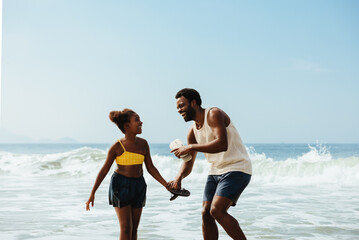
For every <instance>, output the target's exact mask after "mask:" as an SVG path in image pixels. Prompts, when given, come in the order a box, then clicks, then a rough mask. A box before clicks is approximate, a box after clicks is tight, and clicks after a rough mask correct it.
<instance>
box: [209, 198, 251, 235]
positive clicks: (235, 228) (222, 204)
mask: <svg viewBox="0 0 359 240" xmlns="http://www.w3.org/2000/svg"><path fill="white" fill-rule="evenodd" d="M231 205H232V200H230V199H229V198H226V197H221V196H214V198H213V201H212V204H211V208H210V213H211V215H212V216H213V218H214V219H216V220H217V221H218V223H219V224H221V226H222V227H223V229H224V230H225V231H226V232H227V234H228V235H229V236H230V237H231V238H233V239H235V240H244V239H247V238H246V236H245V235H244V233H243V232H242V229H241V227H240V226H239V224H238V222H237V220H236V219H235V218H234V217H232V216H231V215H229V214H228V212H227V210H228V208H229V207H230V206H231Z"/></svg>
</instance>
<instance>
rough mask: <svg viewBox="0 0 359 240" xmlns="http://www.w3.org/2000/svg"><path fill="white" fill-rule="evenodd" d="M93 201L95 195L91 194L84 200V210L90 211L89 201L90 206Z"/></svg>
mask: <svg viewBox="0 0 359 240" xmlns="http://www.w3.org/2000/svg"><path fill="white" fill-rule="evenodd" d="M94 202H95V195H93V194H91V195H90V197H89V200H87V202H86V211H90V203H91V207H93V204H94Z"/></svg>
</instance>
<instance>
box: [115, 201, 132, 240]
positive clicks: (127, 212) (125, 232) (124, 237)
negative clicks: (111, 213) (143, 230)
mask: <svg viewBox="0 0 359 240" xmlns="http://www.w3.org/2000/svg"><path fill="white" fill-rule="evenodd" d="M115 211H116V214H117V218H118V221H119V223H120V240H132V238H131V237H132V230H133V216H132V206H131V205H128V206H126V207H122V208H119V207H115Z"/></svg>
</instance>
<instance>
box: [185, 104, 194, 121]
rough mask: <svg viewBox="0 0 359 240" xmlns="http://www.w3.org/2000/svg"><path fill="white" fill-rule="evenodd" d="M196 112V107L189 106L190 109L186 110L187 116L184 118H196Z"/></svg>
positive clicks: (189, 119) (186, 119)
mask: <svg viewBox="0 0 359 240" xmlns="http://www.w3.org/2000/svg"><path fill="white" fill-rule="evenodd" d="M195 114H196V112H195V111H194V109H193V108H192V107H189V108H188V110H187V111H186V117H185V118H184V120H185V121H186V122H189V121H192V120H194V116H195Z"/></svg>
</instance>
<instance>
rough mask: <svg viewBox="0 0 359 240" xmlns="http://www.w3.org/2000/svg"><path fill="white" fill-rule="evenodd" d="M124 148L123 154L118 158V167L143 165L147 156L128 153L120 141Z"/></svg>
mask: <svg viewBox="0 0 359 240" xmlns="http://www.w3.org/2000/svg"><path fill="white" fill-rule="evenodd" d="M118 141H119V142H120V144H121V146H122V148H123V153H122V154H121V155H120V156H117V157H116V163H117V164H118V165H137V164H142V163H143V161H144V160H145V155H143V154H139V153H133V152H127V151H126V149H125V147H124V146H123V144H122V142H121V141H120V140H118Z"/></svg>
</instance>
